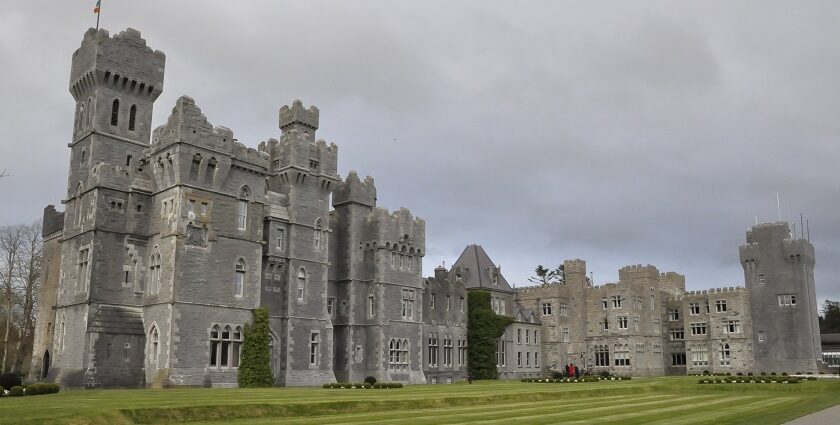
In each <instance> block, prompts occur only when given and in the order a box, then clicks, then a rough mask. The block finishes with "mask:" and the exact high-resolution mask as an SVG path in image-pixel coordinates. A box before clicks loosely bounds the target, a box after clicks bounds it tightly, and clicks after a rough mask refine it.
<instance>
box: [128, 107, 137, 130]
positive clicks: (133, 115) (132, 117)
mask: <svg viewBox="0 0 840 425" xmlns="http://www.w3.org/2000/svg"><path fill="white" fill-rule="evenodd" d="M136 120H137V105H131V109H129V110H128V129H129V130H130V131H134V123H135V121H136Z"/></svg>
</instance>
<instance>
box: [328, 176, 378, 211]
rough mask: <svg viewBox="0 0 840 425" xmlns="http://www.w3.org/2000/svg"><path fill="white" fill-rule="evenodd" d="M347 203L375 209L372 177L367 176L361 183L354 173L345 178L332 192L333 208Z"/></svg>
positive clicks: (374, 190)
mask: <svg viewBox="0 0 840 425" xmlns="http://www.w3.org/2000/svg"><path fill="white" fill-rule="evenodd" d="M348 203H355V204H360V205H364V206H367V207H371V208H373V207H376V185H375V184H374V181H373V177H371V176H367V177H365V180H364V181H361V180H360V179H359V175H358V174H357V173H356V172H355V171H350V173H349V174H348V175H347V178H346V179H345V180H344V181H343V182H341V183H340V184H339V185H338V186H337V187H336V189H335V191H334V192H333V206H336V207H337V206H340V205H344V204H348Z"/></svg>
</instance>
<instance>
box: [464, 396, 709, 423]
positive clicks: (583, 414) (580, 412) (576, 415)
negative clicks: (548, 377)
mask: <svg viewBox="0 0 840 425" xmlns="http://www.w3.org/2000/svg"><path fill="white" fill-rule="evenodd" d="M718 397H719V396H716V395H706V396H700V397H696V396H690V395H684V396H681V397H673V396H670V397H668V398H665V399H663V400H654V401H646V402H641V403H636V402H635V401H634V402H633V403H632V406H633V408H642V410H643V411H645V410H649V409H658V408H660V407H661V406H667V405H670V404H673V403H675V402H676V403H679V402H682V401H686V400H697V399H701V400H704V402H707V403H712V402H714V400H715V399H716V398H718ZM619 407H621V406H620V405H616V404H615V403H610V404H608V405H606V406H603V407H593V408H584V409H577V410H570V409H565V408H564V406H562V405H561V406H558V409H559V411H555V412H548V413H542V414H531V415H524V416H523V415H518V416H517V420H521V421H525V422H528V423H557V422H558V421H564V423H566V421H569V420H571V419H576V420H577V421H578V422H579V423H589V422H591V421H592V418H597V419H598V422H600V421H601V420H602V419H603V418H606V417H608V416H599V415H603V414H604V413H609V412H610V411H614V410H615V409H617V408H619ZM508 420H509V418H508V417H495V418H493V419H491V420H486V419H485V420H480V421H474V422H480V423H487V424H490V423H504V422H506V421H508ZM546 420H548V422H546ZM464 423H473V422H464ZM569 423H575V422H574V421H572V422H569Z"/></svg>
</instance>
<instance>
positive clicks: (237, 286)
mask: <svg viewBox="0 0 840 425" xmlns="http://www.w3.org/2000/svg"><path fill="white" fill-rule="evenodd" d="M244 290H245V260H243V259H241V258H240V259H239V261H237V262H236V276H234V280H233V295H235V296H237V297H241V296H242V294H243V292H244Z"/></svg>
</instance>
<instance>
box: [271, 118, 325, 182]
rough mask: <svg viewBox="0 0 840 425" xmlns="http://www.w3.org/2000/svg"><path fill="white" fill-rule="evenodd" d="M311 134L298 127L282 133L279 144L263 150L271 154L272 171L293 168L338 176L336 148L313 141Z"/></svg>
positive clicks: (273, 143)
mask: <svg viewBox="0 0 840 425" xmlns="http://www.w3.org/2000/svg"><path fill="white" fill-rule="evenodd" d="M313 136H314V135H313V134H312V133H311V132H309V131H306V130H305V129H302V128H300V127H292V128H289V129H287V130H284V131H283V135H282V136H281V137H280V141H279V142H270V143H268V144H267V145H266V146H265V148H266V149H268V150H269V152H270V153H271V159H272V162H273V164H274V165H273V171H275V172H276V171H280V170H282V169H284V168H288V167H295V168H298V169H304V170H309V171H310V172H312V173H315V174H322V175H325V176H329V177H337V175H338V146H336V144H335V143H330V144H327V142H326V141H324V140H323V139H319V140H317V141H314V139H313Z"/></svg>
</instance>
